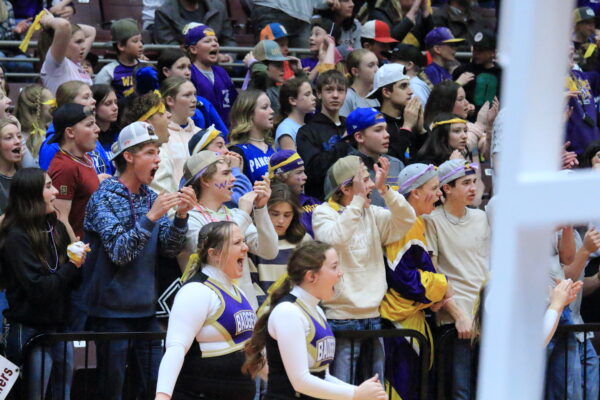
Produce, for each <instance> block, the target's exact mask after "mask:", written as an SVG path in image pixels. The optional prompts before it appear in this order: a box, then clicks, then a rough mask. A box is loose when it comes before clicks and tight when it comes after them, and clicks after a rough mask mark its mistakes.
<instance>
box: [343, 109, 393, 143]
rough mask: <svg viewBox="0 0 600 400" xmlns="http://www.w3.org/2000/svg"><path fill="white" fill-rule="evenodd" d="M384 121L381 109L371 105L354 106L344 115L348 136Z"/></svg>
mask: <svg viewBox="0 0 600 400" xmlns="http://www.w3.org/2000/svg"><path fill="white" fill-rule="evenodd" d="M381 122H385V118H384V116H383V114H382V113H381V111H379V110H377V109H375V108H372V107H363V108H355V109H354V110H352V112H351V113H350V114H348V116H347V117H346V132H348V135H349V136H352V135H354V134H355V133H356V132H358V131H362V130H363V129H367V128H368V127H370V126H373V125H375V124H379V123H381Z"/></svg>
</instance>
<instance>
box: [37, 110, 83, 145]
mask: <svg viewBox="0 0 600 400" xmlns="http://www.w3.org/2000/svg"><path fill="white" fill-rule="evenodd" d="M92 115H94V108H93V107H89V106H82V105H81V104H76V103H67V104H63V105H62V106H60V107H58V109H56V111H54V113H53V114H52V124H53V125H54V136H52V137H51V138H50V139H49V140H48V143H58V142H60V140H61V139H62V137H63V135H64V134H65V129H67V128H68V127H71V126H73V125H75V124H77V123H79V122H81V121H83V120H84V119H86V118H87V117H89V116H92Z"/></svg>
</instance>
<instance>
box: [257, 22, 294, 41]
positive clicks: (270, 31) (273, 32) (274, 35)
mask: <svg viewBox="0 0 600 400" xmlns="http://www.w3.org/2000/svg"><path fill="white" fill-rule="evenodd" d="M288 36H289V35H288V33H287V30H286V29H285V26H283V25H282V24H280V23H279V22H272V23H270V24H268V25H267V26H265V27H264V28H262V30H261V31H260V34H259V39H260V40H275V39H280V38H283V37H288Z"/></svg>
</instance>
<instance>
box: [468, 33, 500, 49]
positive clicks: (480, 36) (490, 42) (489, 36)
mask: <svg viewBox="0 0 600 400" xmlns="http://www.w3.org/2000/svg"><path fill="white" fill-rule="evenodd" d="M473 49H474V50H495V49H496V35H495V34H494V32H492V31H488V30H482V31H479V32H477V33H476V34H475V35H474V36H473Z"/></svg>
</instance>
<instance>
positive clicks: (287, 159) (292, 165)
mask: <svg viewBox="0 0 600 400" xmlns="http://www.w3.org/2000/svg"><path fill="white" fill-rule="evenodd" d="M303 165H304V161H303V160H302V158H301V157H300V154H298V153H296V152H295V151H294V150H279V151H278V152H277V153H275V154H273V155H272V156H271V158H269V179H271V178H273V176H274V175H278V174H283V173H285V172H288V171H293V170H295V169H296V168H300V167H301V166H303Z"/></svg>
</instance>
